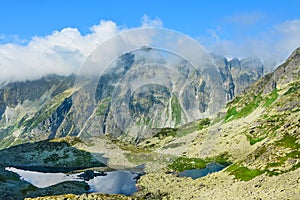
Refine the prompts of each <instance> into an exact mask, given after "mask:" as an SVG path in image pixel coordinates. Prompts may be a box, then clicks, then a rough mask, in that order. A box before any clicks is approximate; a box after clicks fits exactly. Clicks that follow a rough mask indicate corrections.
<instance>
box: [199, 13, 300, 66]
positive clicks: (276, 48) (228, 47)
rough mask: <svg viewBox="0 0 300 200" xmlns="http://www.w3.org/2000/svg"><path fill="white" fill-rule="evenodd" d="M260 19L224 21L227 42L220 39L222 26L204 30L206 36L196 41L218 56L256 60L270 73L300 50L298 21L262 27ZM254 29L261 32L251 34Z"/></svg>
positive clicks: (251, 15)
mask: <svg viewBox="0 0 300 200" xmlns="http://www.w3.org/2000/svg"><path fill="white" fill-rule="evenodd" d="M262 16H263V15H262V14H261V13H249V15H248V16H247V15H241V16H239V15H235V16H232V17H230V18H228V19H227V20H230V23H231V26H229V27H230V28H231V30H230V33H231V36H232V37H230V39H227V38H225V37H224V36H223V33H222V32H224V26H222V25H220V26H218V27H217V28H215V29H211V30H208V34H209V36H207V37H203V38H199V41H200V42H203V43H204V44H205V45H204V46H206V47H207V48H208V49H209V51H211V52H214V53H216V54H219V55H225V56H227V57H239V58H244V57H251V56H253V57H258V58H260V59H261V60H262V61H263V63H264V64H265V66H266V68H267V70H268V71H271V70H273V69H274V68H275V67H277V66H278V65H279V64H281V63H282V62H284V61H285V60H286V58H287V57H288V56H289V55H290V54H291V52H292V51H294V50H295V49H296V48H298V47H300V20H298V19H296V20H290V21H285V22H283V23H279V24H275V25H273V26H271V27H263V26H264V25H265V24H259V25H258V24H257V23H260V20H263V19H261V18H260V17H262ZM227 22H228V21H227ZM255 23H256V24H255ZM226 28H228V27H226ZM254 28H256V29H257V28H261V30H260V31H258V33H256V34H251V29H254ZM249 32H250V34H249ZM247 33H248V34H247ZM232 38H234V39H232Z"/></svg>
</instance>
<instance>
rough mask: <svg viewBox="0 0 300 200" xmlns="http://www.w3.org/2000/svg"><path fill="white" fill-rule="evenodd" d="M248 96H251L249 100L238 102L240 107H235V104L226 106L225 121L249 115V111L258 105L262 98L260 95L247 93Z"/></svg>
mask: <svg viewBox="0 0 300 200" xmlns="http://www.w3.org/2000/svg"><path fill="white" fill-rule="evenodd" d="M252 95H253V96H254V97H253V98H252V97H251V96H252ZM249 96H250V97H249V98H252V99H251V100H250V101H247V102H238V103H241V104H242V106H241V108H240V109H237V107H236V106H232V107H229V108H228V110H227V112H226V115H225V118H224V119H225V121H230V120H233V119H239V118H242V117H245V116H247V115H249V114H250V113H251V112H253V110H254V109H255V108H257V107H258V106H259V104H260V102H261V101H262V100H263V98H262V97H261V96H260V95H258V96H255V95H254V94H249ZM235 102H236V101H235ZM231 104H232V103H231ZM231 104H230V105H231Z"/></svg>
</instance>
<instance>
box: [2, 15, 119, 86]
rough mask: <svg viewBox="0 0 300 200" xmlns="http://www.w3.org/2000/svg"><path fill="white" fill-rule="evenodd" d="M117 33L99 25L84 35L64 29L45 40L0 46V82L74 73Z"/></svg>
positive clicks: (107, 23) (112, 27)
mask: <svg viewBox="0 0 300 200" xmlns="http://www.w3.org/2000/svg"><path fill="white" fill-rule="evenodd" d="M119 31H120V29H118V27H117V25H116V23H114V22H112V21H100V23H99V24H98V25H94V26H93V27H92V28H91V33H89V34H87V35H82V34H81V33H80V32H79V31H78V29H76V28H64V29H62V30H61V31H54V32H53V33H52V34H51V35H48V36H45V37H33V38H32V40H31V41H30V42H29V43H28V44H27V45H25V46H22V45H18V44H12V43H9V44H3V45H0V69H1V73H0V82H4V81H15V80H27V79H37V78H40V77H41V76H44V75H47V74H51V73H57V74H62V75H67V74H70V73H74V72H76V71H77V70H78V68H79V66H80V65H81V64H82V62H83V61H84V60H85V59H86V57H87V56H88V55H89V54H90V53H91V52H92V51H93V50H94V49H95V48H96V47H97V46H98V45H99V44H100V43H101V42H103V41H104V40H106V39H108V38H110V37H112V36H113V35H115V34H117V33H118V32H119Z"/></svg>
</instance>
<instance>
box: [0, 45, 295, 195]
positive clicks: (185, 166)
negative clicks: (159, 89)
mask: <svg viewBox="0 0 300 200" xmlns="http://www.w3.org/2000/svg"><path fill="white" fill-rule="evenodd" d="M299 72H300V48H298V49H297V50H295V51H294V52H293V53H292V55H291V56H290V57H289V58H288V59H287V61H286V62H285V63H283V64H282V65H280V66H279V67H278V68H277V69H276V70H275V71H274V72H273V73H270V74H267V75H265V76H264V77H262V78H261V79H259V80H258V81H256V82H255V83H254V84H252V85H251V86H249V87H247V88H246V89H245V90H244V92H242V93H241V94H239V95H238V96H236V97H235V98H234V99H233V100H232V101H230V102H228V103H227V105H226V107H225V108H224V109H222V110H221V111H219V112H218V113H216V114H215V115H213V116H211V117H208V118H203V119H199V120H196V121H194V122H190V123H187V124H185V125H182V126H179V127H174V128H158V129H154V130H153V137H151V138H148V139H145V140H143V141H141V142H140V143H139V144H138V145H137V146H135V145H132V144H130V143H126V142H124V140H123V138H122V137H120V138H114V137H111V136H109V135H102V136H91V137H89V138H86V137H83V138H81V139H78V138H77V137H65V138H61V139H55V140H50V141H44V142H42V143H40V144H48V145H50V146H52V145H53V142H63V144H62V146H63V147H64V148H63V149H68V148H70V152H71V151H79V152H80V153H78V154H77V155H78V156H83V157H84V158H88V159H91V160H93V161H94V163H95V164H96V165H97V166H102V164H103V163H104V164H105V165H106V166H108V167H109V168H113V169H116V170H124V169H130V170H132V171H139V172H142V173H144V172H146V174H145V175H143V176H141V177H140V179H139V180H138V187H139V188H140V190H139V191H138V192H136V193H134V194H133V195H132V197H125V196H121V195H119V196H113V195H102V194H94V193H92V194H83V195H81V196H76V195H64V194H65V193H64V190H62V189H56V193H52V194H51V188H48V189H49V190H50V192H49V190H47V189H46V191H40V190H36V189H34V191H36V193H35V192H33V193H32V191H31V190H30V191H29V192H28V191H27V190H25V191H26V193H24V194H25V195H27V196H28V197H36V196H43V195H61V196H57V198H61V199H64V198H67V199H76V198H85V199H110V198H111V199H113V198H118V199H299V197H300V168H299V166H300V152H299V149H300V126H299V124H300V123H299V122H300V114H299V111H300V105H299V104H300V103H299V96H300V91H299V88H300V75H299V74H300V73H299ZM26 145H29V146H28V147H27V148H22V146H20V145H17V146H15V147H10V148H7V149H4V150H2V151H1V152H0V154H2V155H15V154H20V152H19V151H18V149H23V150H22V151H21V152H23V153H24V151H25V153H26V152H27V151H26V149H27V150H30V149H32V148H35V150H36V151H39V153H40V154H41V155H48V154H49V152H48V151H51V152H52V153H56V154H58V155H60V153H57V152H55V151H53V150H51V148H50V150H49V148H48V149H47V148H40V147H41V145H38V144H37V143H32V144H31V145H30V144H26ZM29 147H30V148H29ZM54 149H55V148H54ZM29 152H30V151H29ZM43 152H44V153H43ZM67 152H68V151H67V150H66V154H67V155H70V153H67ZM4 153H5V154H4ZM26 155H27V153H26ZM30 155H31V154H30ZM90 155H91V156H92V157H91V156H90ZM11 158H14V157H13V156H12V157H11ZM22 158H23V160H21V161H22V162H23V163H25V164H26V163H28V162H31V163H35V162H38V161H39V162H41V161H40V160H39V159H37V160H36V159H35V158H34V157H32V156H25V157H24V156H22ZM28 159H30V161H29V160H28ZM43 159H44V160H43V161H45V159H46V157H45V158H43ZM57 159H58V161H59V163H63V162H64V158H63V154H62V156H58V158H57ZM94 159H96V160H97V161H98V163H97V162H95V160H94ZM46 160H47V159H46ZM75 160H76V159H75ZM11 162H15V161H14V160H12V161H11ZM72 162H73V161H71V163H72ZM211 162H215V163H219V164H222V165H224V166H226V168H225V169H223V170H222V171H219V172H216V173H212V174H209V175H207V176H204V177H202V178H198V179H195V180H193V179H192V178H186V177H179V176H178V174H179V173H180V172H181V171H184V170H190V169H198V168H204V167H205V166H206V165H207V164H209V163H211ZM101 163H102V164H101ZM42 164H43V163H42ZM1 165H2V167H1V169H2V171H3V172H1V179H0V180H2V182H3V183H4V185H5V186H6V188H4V189H6V190H7V188H9V186H10V187H14V186H15V185H16V184H21V183H19V182H18V181H17V178H16V175H15V174H11V173H10V174H9V175H8V174H7V173H8V172H7V171H4V170H3V169H4V168H5V167H6V166H8V164H7V163H5V162H4V163H3V164H1ZM10 165H11V164H10ZM49 165H50V166H52V165H53V163H52V162H49ZM45 166H46V167H47V165H45ZM21 167H22V166H21ZM23 167H24V166H23ZM12 180H13V181H15V182H13V183H12V182H11V181H12ZM10 184H11V185H10ZM23 184H28V183H24V182H23V183H22V187H25V186H24V185H23ZM65 184H68V185H69V186H72V187H73V186H74V187H78V188H81V189H84V187H85V186H83V185H81V186H76V185H74V183H65ZM26 187H27V188H30V187H32V186H30V185H29V186H28V185H26ZM53 187H55V188H59V185H55V186H53ZM23 189H24V188H23ZM78 191H79V190H78ZM18 192H20V191H14V193H13V194H16V193H18ZM70 193H74V192H73V191H72V190H70ZM38 194H40V195H38ZM52 198H54V197H53V196H50V197H45V198H43V197H39V199H52ZM55 198H56V197H55Z"/></svg>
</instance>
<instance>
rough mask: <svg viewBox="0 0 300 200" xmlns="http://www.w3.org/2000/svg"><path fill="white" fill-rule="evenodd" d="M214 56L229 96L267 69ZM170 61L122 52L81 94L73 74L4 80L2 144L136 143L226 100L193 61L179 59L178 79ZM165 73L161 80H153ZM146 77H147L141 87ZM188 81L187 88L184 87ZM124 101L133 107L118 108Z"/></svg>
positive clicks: (154, 55) (0, 109)
mask: <svg viewBox="0 0 300 200" xmlns="http://www.w3.org/2000/svg"><path fill="white" fill-rule="evenodd" d="M213 59H214V61H215V63H216V66H217V67H218V71H219V73H220V74H219V75H218V76H220V77H221V80H222V82H223V86H222V87H224V88H223V89H222V90H225V93H226V100H227V101H229V100H231V99H232V98H233V97H234V96H235V95H237V94H239V93H240V92H241V91H243V89H244V88H246V87H247V86H248V85H249V84H251V83H252V82H254V81H255V80H257V79H259V78H260V77H261V76H262V74H263V65H262V63H261V62H260V61H259V60H257V59H243V60H238V59H233V60H230V61H228V60H227V59H225V58H221V57H217V56H214V57H213ZM166 62H167V60H166V59H165V58H164V56H163V53H161V52H154V51H152V50H151V49H150V50H149V49H146V50H145V49H142V50H140V51H137V52H134V53H127V54H124V55H123V56H121V57H120V58H118V59H117V60H116V61H115V62H114V63H112V67H110V68H108V69H107V70H106V71H105V72H104V74H103V75H102V76H101V77H98V80H95V81H97V82H98V83H97V88H96V91H95V94H94V96H92V97H90V96H88V95H85V94H83V95H81V96H80V98H79V99H78V98H77V96H76V94H79V92H83V93H84V91H79V90H78V89H80V88H73V85H74V81H75V80H76V77H75V76H74V75H71V76H69V77H62V76H57V75H51V76H47V77H44V78H42V79H40V80H35V81H26V82H15V83H10V84H7V85H5V86H3V87H2V88H1V89H0V139H1V142H0V146H1V147H2V148H3V147H6V146H10V145H13V144H18V143H23V142H26V141H32V140H34V141H37V140H43V139H50V138H55V137H64V136H67V135H73V136H75V135H80V136H82V137H89V136H97V135H99V134H104V133H108V134H112V135H114V136H115V137H118V136H120V135H122V137H123V138H124V139H126V138H127V139H128V140H131V141H132V140H136V139H137V140H136V141H135V142H138V141H139V139H141V138H143V137H149V136H151V134H152V131H151V129H152V128H163V127H178V126H180V125H183V124H185V123H188V122H190V121H194V120H196V119H198V118H201V117H207V116H208V115H209V113H213V112H215V111H212V110H210V109H211V108H212V107H213V106H211V105H212V104H219V105H223V104H224V103H225V102H226V101H223V100H222V98H223V96H221V95H220V96H218V97H217V98H216V96H214V97H213V95H212V93H211V91H212V86H211V85H209V84H208V82H207V79H206V78H205V77H204V75H203V74H201V73H199V72H197V71H195V70H194V69H193V67H192V66H191V65H190V63H188V62H186V61H184V60H181V61H180V62H177V63H175V65H176V66H175V67H174V69H175V70H176V71H177V72H179V73H181V77H180V78H177V79H174V77H176V76H175V75H176V74H175V75H174V73H173V74H172V73H171V72H170V71H172V70H169V71H168V70H165V69H163V68H161V66H162V65H165V64H166ZM149 63H150V64H151V68H150V67H149ZM141 66H142V67H141ZM145 66H146V67H145ZM147 67H148V68H147ZM160 76H162V78H160V79H155V78H157V77H160ZM140 80H144V81H145V80H146V81H148V82H149V83H147V84H144V85H139V81H140ZM174 80H175V81H174ZM186 80H188V83H189V85H188V88H187V89H186V88H185V90H182V89H181V88H178V85H184V83H185V82H186ZM151 81H152V82H151ZM131 83H135V84H136V85H137V86H138V87H136V86H135V85H134V84H132V85H130V84H131ZM182 91H183V92H182ZM218 98H219V99H218ZM91 100H92V101H94V102H95V105H94V107H93V106H90V105H89V104H88V102H89V101H91ZM124 103H125V104H126V106H127V107H122V106H119V105H123V104H124ZM124 133H126V134H125V135H124ZM127 136H129V137H127Z"/></svg>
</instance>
